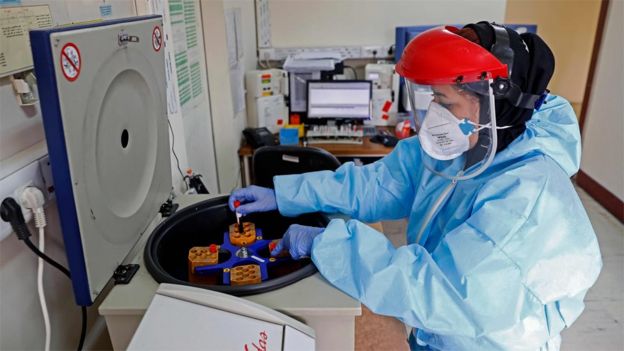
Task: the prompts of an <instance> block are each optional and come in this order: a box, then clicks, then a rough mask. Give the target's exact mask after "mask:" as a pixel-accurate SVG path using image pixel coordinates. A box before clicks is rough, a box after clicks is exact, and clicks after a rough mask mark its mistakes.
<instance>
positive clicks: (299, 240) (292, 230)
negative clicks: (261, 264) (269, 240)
mask: <svg viewBox="0 0 624 351" xmlns="http://www.w3.org/2000/svg"><path fill="white" fill-rule="evenodd" d="M324 230H325V228H318V227H308V226H305V225H299V224H293V225H291V226H290V227H288V230H287V231H286V234H284V237H283V238H282V240H280V241H279V243H278V244H277V246H275V248H274V249H273V251H271V255H272V256H276V255H277V254H279V253H280V252H282V251H283V250H288V253H290V256H292V258H294V259H295V260H298V259H300V258H303V257H310V253H311V252H312V242H313V241H314V238H315V237H316V236H317V235H319V234H321V233H322V232H323V231H324Z"/></svg>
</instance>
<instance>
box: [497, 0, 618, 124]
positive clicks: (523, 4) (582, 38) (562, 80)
mask: <svg viewBox="0 0 624 351" xmlns="http://www.w3.org/2000/svg"><path fill="white" fill-rule="evenodd" d="M618 1H619V0H616V1H615V2H618ZM599 12H600V0H507V12H506V14H505V23H535V24H537V33H538V34H539V35H540V36H541V37H542V38H543V39H544V40H545V41H546V43H548V45H549V46H550V48H551V49H552V51H553V52H554V54H555V60H556V63H555V75H554V76H553V79H552V81H551V82H550V86H549V89H550V90H551V91H552V92H553V93H554V94H557V95H561V96H563V97H565V98H566V99H568V100H570V102H572V105H573V106H574V108H575V110H576V112H577V115H579V113H580V106H581V103H582V102H583V95H584V93H585V84H586V82H587V73H588V72H589V62H590V60H591V55H592V49H593V45H594V36H595V33H596V26H597V23H598V14H599Z"/></svg>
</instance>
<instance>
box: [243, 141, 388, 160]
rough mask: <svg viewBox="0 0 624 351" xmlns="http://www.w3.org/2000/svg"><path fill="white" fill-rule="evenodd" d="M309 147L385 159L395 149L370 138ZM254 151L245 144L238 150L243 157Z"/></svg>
mask: <svg viewBox="0 0 624 351" xmlns="http://www.w3.org/2000/svg"><path fill="white" fill-rule="evenodd" d="M299 146H303V145H302V143H301V142H299ZM308 147H317V148H320V149H324V150H327V151H329V153H331V154H333V155H334V156H336V157H347V156H348V157H383V156H385V155H387V154H389V153H390V152H391V151H392V149H393V147H387V146H383V145H381V144H376V143H372V142H371V141H370V138H369V137H364V142H363V143H362V144H331V143H328V144H309V145H308ZM253 151H254V150H253V148H252V147H251V145H249V144H247V143H245V144H243V146H241V148H240V149H238V155H239V156H241V157H246V156H251V155H253Z"/></svg>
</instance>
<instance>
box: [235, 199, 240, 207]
mask: <svg viewBox="0 0 624 351" xmlns="http://www.w3.org/2000/svg"><path fill="white" fill-rule="evenodd" d="M238 206H240V201H238V200H236V201H234V208H238Z"/></svg>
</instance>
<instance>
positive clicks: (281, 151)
mask: <svg viewBox="0 0 624 351" xmlns="http://www.w3.org/2000/svg"><path fill="white" fill-rule="evenodd" d="M252 164H253V165H252V169H253V176H254V182H253V183H254V184H256V185H258V186H263V187H267V188H273V176H276V175H284V174H299V173H305V172H313V171H323V170H330V171H333V170H335V169H336V168H338V167H340V161H338V159H337V158H336V156H334V155H332V154H330V153H329V152H327V151H325V150H323V149H319V148H315V147H301V146H291V145H277V146H263V147H261V148H259V149H257V150H256V151H255V152H254V154H253V160H252Z"/></svg>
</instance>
